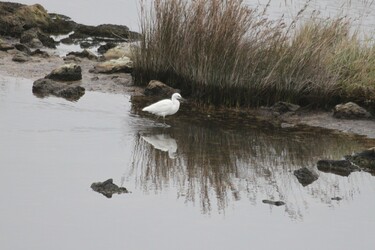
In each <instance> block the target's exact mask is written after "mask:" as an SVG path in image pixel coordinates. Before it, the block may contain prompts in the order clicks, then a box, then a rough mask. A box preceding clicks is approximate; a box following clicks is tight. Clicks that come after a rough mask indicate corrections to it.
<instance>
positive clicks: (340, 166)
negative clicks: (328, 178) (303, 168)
mask: <svg viewBox="0 0 375 250" xmlns="http://www.w3.org/2000/svg"><path fill="white" fill-rule="evenodd" d="M317 165H318V169H319V171H322V172H325V173H333V174H337V175H341V176H349V175H350V174H351V173H352V172H355V171H360V169H359V168H358V167H356V166H354V165H353V164H352V163H351V162H350V161H348V160H320V161H318V162H317Z"/></svg>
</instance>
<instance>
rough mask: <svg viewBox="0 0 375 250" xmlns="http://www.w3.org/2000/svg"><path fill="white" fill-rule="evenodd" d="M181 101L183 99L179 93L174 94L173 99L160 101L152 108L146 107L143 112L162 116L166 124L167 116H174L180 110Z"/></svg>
mask: <svg viewBox="0 0 375 250" xmlns="http://www.w3.org/2000/svg"><path fill="white" fill-rule="evenodd" d="M179 99H183V98H182V96H181V95H180V94H179V93H174V94H173V95H172V98H171V99H164V100H161V101H158V102H156V103H154V104H151V105H150V106H147V107H144V108H143V109H142V111H147V112H149V113H151V114H154V115H157V116H162V117H163V120H164V123H165V116H167V115H174V114H176V113H177V111H178V109H179V108H180V102H179V101H178V100H179Z"/></svg>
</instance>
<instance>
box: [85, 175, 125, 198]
mask: <svg viewBox="0 0 375 250" xmlns="http://www.w3.org/2000/svg"><path fill="white" fill-rule="evenodd" d="M91 188H92V189H93V190H94V191H95V192H98V193H101V194H102V195H104V196H105V197H107V198H112V195H113V194H123V193H125V194H126V193H129V191H128V190H127V189H126V188H124V187H119V186H117V185H116V184H114V183H113V180H112V179H108V180H106V181H104V182H94V183H93V184H91Z"/></svg>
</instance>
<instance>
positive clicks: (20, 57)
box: [12, 52, 31, 63]
mask: <svg viewBox="0 0 375 250" xmlns="http://www.w3.org/2000/svg"><path fill="white" fill-rule="evenodd" d="M30 60H31V58H30V56H29V55H28V54H26V53H23V52H19V53H17V54H15V55H14V56H13V58H12V61H15V62H21V63H22V62H27V61H30Z"/></svg>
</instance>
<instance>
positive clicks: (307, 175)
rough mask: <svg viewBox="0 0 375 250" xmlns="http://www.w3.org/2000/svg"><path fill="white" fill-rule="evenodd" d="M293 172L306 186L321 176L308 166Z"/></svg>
mask: <svg viewBox="0 0 375 250" xmlns="http://www.w3.org/2000/svg"><path fill="white" fill-rule="evenodd" d="M293 173H294V175H295V176H296V177H297V179H298V181H299V183H301V184H302V186H304V187H305V186H307V185H310V184H311V183H313V182H314V181H316V180H317V179H318V178H319V176H318V175H317V174H316V173H315V172H313V171H311V170H309V169H308V168H306V167H304V168H300V169H298V170H295V171H294V172H293Z"/></svg>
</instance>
